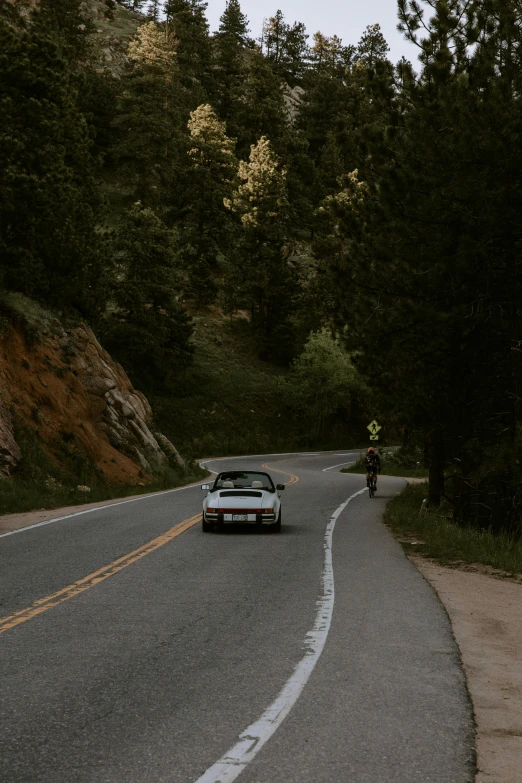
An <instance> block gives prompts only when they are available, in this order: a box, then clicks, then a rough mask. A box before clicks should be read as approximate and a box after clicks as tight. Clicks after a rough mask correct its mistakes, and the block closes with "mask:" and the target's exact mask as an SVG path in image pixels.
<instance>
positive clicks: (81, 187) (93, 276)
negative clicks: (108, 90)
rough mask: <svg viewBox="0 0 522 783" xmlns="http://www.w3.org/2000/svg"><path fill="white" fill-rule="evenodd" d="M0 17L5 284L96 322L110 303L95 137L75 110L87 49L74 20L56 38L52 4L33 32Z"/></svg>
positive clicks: (9, 14) (0, 223)
mask: <svg viewBox="0 0 522 783" xmlns="http://www.w3.org/2000/svg"><path fill="white" fill-rule="evenodd" d="M72 5H74V4H72ZM73 10H74V9H73ZM76 10H77V9H76ZM0 11H2V14H1V15H0V74H1V75H0V102H1V111H0V139H1V141H0V171H1V172H2V176H1V177H0V182H1V183H2V184H1V185H0V256H1V258H2V264H3V266H4V283H5V285H7V286H8V287H10V288H14V289H16V290H19V291H22V292H24V293H26V294H28V295H30V296H36V297H39V298H45V299H46V301H48V302H50V303H51V304H53V305H54V306H57V307H60V308H65V309H69V308H71V307H75V308H78V309H80V310H82V312H84V313H90V314H92V315H94V314H95V313H96V312H97V310H98V308H99V307H101V306H103V301H104V295H103V275H102V273H101V268H100V264H101V257H100V253H99V241H98V236H97V233H96V221H97V216H98V209H99V196H98V193H97V191H96V182H95V176H96V161H95V160H94V159H93V157H92V154H91V150H92V140H91V137H90V132H89V127H88V125H87V122H86V120H85V117H84V116H83V114H82V113H81V111H80V109H79V106H78V95H77V79H76V74H75V68H74V57H73V55H74V53H75V52H77V51H79V50H80V49H81V47H80V46H78V47H77V48H76V33H75V32H74V29H73V28H74V25H70V24H69V22H70V21H71V18H72V17H66V19H65V23H64V25H63V27H58V28H55V27H53V20H54V16H53V14H52V13H51V11H50V10H49V8H48V5H47V4H43V5H42V10H41V14H37V15H36V16H35V18H34V19H31V22H30V23H26V22H25V21H24V19H23V18H22V17H21V16H17V15H16V11H15V10H13V8H12V7H11V6H10V5H9V8H5V4H2V6H0ZM4 11H5V14H4ZM80 18H81V17H80ZM77 20H78V17H76V16H74V21H75V22H76V21H77ZM71 31H72V32H71ZM69 34H70V35H71V37H69Z"/></svg>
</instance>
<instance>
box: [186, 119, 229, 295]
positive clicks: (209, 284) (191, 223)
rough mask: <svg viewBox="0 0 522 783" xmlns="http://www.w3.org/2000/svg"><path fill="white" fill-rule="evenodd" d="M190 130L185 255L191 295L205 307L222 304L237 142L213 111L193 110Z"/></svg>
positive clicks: (189, 125) (189, 124)
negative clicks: (222, 261) (219, 278)
mask: <svg viewBox="0 0 522 783" xmlns="http://www.w3.org/2000/svg"><path fill="white" fill-rule="evenodd" d="M188 128H189V132H190V149H189V151H188V157H189V160H190V165H189V168H188V172H187V173H188V178H187V183H186V187H185V189H184V192H185V199H186V206H185V211H184V217H183V224H182V225H183V227H182V229H181V231H180V234H181V240H182V244H181V247H180V250H179V252H180V257H181V258H182V259H183V262H184V266H185V267H186V268H188V270H189V274H190V284H191V285H190V287H191V292H192V294H193V296H194V297H195V299H196V302H197V304H198V305H202V304H209V303H210V302H215V300H216V297H217V283H216V279H215V278H216V275H217V273H218V268H219V263H218V262H219V258H220V256H221V257H223V255H222V254H223V253H224V252H225V251H226V250H227V248H228V247H229V245H230V233H231V227H230V222H231V221H230V213H229V212H228V211H227V210H226V209H225V206H224V200H225V199H226V198H229V197H230V195H231V193H232V188H233V183H234V180H235V177H236V174H237V160H236V158H235V155H234V140H233V139H230V138H229V137H228V136H227V135H226V132H225V123H223V122H220V120H218V118H217V117H216V114H215V113H214V111H213V109H212V107H211V106H209V105H202V106H199V107H198V108H197V109H196V110H195V111H193V112H192V113H191V115H190V120H189V123H188Z"/></svg>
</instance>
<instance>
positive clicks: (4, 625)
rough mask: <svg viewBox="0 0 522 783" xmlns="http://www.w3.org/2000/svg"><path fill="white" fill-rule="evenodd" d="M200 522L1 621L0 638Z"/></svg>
mask: <svg viewBox="0 0 522 783" xmlns="http://www.w3.org/2000/svg"><path fill="white" fill-rule="evenodd" d="M200 520H201V514H195V515H194V516H192V517H189V518H188V519H184V520H183V522H179V523H178V524H177V525H174V527H171V528H170V530H167V531H166V533H162V534H161V536H158V537H157V538H153V539H152V541H148V542H147V543H146V544H143V546H140V547H138V549H134V550H133V551H132V552H128V553H127V554H126V555H123V556H122V557H119V558H118V559H117V560H113V562H112V563H109V565H106V566H103V568H99V569H98V570H97V571H94V572H93V573H92V574H89V575H88V576H84V577H83V579H79V580H78V581H77V582H73V584H72V585H68V586H67V587H64V588H62V589H61V590H58V591H57V592H56V593H52V595H47V596H45V598H39V599H38V600H37V601H35V602H34V603H32V604H31V605H30V606H27V607H26V608H25V609H21V610H20V611H18V612H15V613H14V614H11V615H9V616H8V617H2V618H0V634H1V633H4V631H8V630H9V629H10V628H14V627H15V626H17V625H20V624H21V623H25V622H27V620H31V619H32V618H33V617H37V616H38V615H40V614H42V613H43V612H46V611H47V610H48V609H52V608H53V607H54V606H58V604H61V603H63V602H64V601H68V600H69V598H74V597H75V596H77V595H80V593H83V592H84V591H85V590H88V589H89V588H90V587H94V586H95V585H97V584H99V583H100V582H103V581H105V579H108V578H109V577H110V576H114V575H115V574H117V573H119V572H120V571H122V570H123V569H124V568H127V566H130V565H132V564H133V563H135V562H136V561H137V560H140V559H141V558H142V557H145V555H149V554H150V553H151V552H154V550H156V549H159V548H160V547H161V546H163V545H164V544H168V542H169V541H172V539H173V538H176V537H177V536H179V535H181V533H184V532H185V530H188V529H189V528H190V527H193V526H194V525H196V524H197V523H198V522H199V521H200Z"/></svg>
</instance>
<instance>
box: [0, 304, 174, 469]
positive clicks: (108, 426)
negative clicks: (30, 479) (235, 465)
mask: <svg viewBox="0 0 522 783" xmlns="http://www.w3.org/2000/svg"><path fill="white" fill-rule="evenodd" d="M15 305H16V306H13V298H12V297H11V300H9V299H6V300H5V301H4V302H3V303H2V304H1V306H0V313H1V315H0V475H3V476H9V475H11V474H12V473H13V472H14V471H15V470H16V466H17V464H18V462H19V461H20V459H21V452H20V448H19V446H18V444H17V442H16V435H15V432H16V428H24V429H30V430H32V432H33V433H35V434H36V436H37V438H38V440H39V442H40V444H41V446H42V449H43V450H44V451H45V452H46V453H47V455H48V456H49V457H51V459H52V460H53V461H54V462H56V463H57V464H58V465H60V466H61V467H62V468H63V469H64V470H65V471H66V472H67V471H68V470H69V469H70V466H71V464H72V463H73V462H74V461H76V462H78V460H83V461H84V462H86V463H87V464H88V465H89V466H91V467H92V469H93V471H95V472H96V473H97V475H98V476H99V477H100V478H101V477H102V476H103V478H104V480H105V481H107V482H109V483H111V484H134V483H140V482H146V481H147V480H149V479H150V478H152V476H153V475H154V474H155V473H157V472H158V471H160V470H161V469H162V468H163V467H165V466H167V465H168V464H169V463H170V464H172V463H173V462H174V463H175V462H177V463H178V464H182V460H181V457H180V456H179V454H178V452H177V451H176V449H175V447H174V446H173V445H172V443H170V441H169V440H168V439H167V438H165V437H164V436H162V435H158V434H153V432H152V431H151V429H150V426H151V423H152V411H151V408H150V405H149V403H148V401H147V399H146V397H145V396H144V395H143V394H142V393H141V392H139V391H137V390H136V389H134V388H133V387H132V384H131V382H130V380H129V378H128V377H127V375H126V374H125V371H124V370H123V368H122V367H121V366H120V365H119V364H117V363H116V362H114V361H113V359H112V358H111V356H109V354H108V353H107V351H105V350H104V349H103V348H102V347H101V345H100V344H99V342H98V340H97V339H96V337H95V335H94V333H93V332H92V330H91V329H90V328H89V327H88V326H85V325H84V324H80V323H76V324H73V325H71V324H69V325H67V324H64V323H62V322H61V321H60V320H59V319H57V318H56V317H54V316H52V315H51V314H49V313H46V312H45V311H44V310H42V309H41V308H39V307H38V306H37V305H35V303H34V302H31V301H30V300H26V299H25V298H24V297H20V296H19V295H17V296H16V298H15Z"/></svg>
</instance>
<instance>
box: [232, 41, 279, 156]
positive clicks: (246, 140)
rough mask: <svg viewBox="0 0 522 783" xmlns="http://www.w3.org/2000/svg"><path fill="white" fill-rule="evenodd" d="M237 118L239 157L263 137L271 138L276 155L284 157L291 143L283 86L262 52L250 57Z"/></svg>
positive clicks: (244, 154) (254, 52) (247, 152)
mask: <svg viewBox="0 0 522 783" xmlns="http://www.w3.org/2000/svg"><path fill="white" fill-rule="evenodd" d="M236 117H237V119H236V125H235V127H236V128H237V134H238V135H237V139H238V143H237V153H238V156H246V155H248V154H249V151H250V147H251V145H252V144H254V143H255V142H256V141H257V139H259V138H260V137H261V136H268V137H269V138H270V142H271V144H272V146H273V147H274V149H275V150H276V151H277V153H278V154H282V152H283V151H284V149H285V148H286V146H287V143H288V115H287V110H286V106H285V100H284V86H283V83H282V81H281V79H280V78H279V76H278V75H277V74H276V73H274V71H273V70H272V68H271V67H270V65H269V63H268V62H267V61H266V59H265V57H263V55H262V54H261V53H260V52H257V51H253V52H252V53H251V55H250V56H249V60H248V68H247V72H246V76H245V80H244V84H243V92H242V100H241V101H239V102H238V105H237V114H236Z"/></svg>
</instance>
